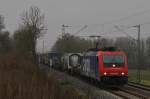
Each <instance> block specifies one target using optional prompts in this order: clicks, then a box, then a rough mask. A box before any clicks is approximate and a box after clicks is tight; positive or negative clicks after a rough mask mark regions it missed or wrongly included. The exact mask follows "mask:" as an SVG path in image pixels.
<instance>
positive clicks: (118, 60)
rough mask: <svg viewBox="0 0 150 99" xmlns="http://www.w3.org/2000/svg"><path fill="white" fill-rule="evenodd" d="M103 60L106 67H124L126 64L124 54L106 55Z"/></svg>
mask: <svg viewBox="0 0 150 99" xmlns="http://www.w3.org/2000/svg"><path fill="white" fill-rule="evenodd" d="M103 61H104V64H105V67H112V66H114V67H122V66H124V56H123V55H104V57H103Z"/></svg>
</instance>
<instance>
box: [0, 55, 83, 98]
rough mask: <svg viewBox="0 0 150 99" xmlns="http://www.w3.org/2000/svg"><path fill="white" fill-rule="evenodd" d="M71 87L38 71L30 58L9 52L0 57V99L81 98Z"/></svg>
mask: <svg viewBox="0 0 150 99" xmlns="http://www.w3.org/2000/svg"><path fill="white" fill-rule="evenodd" d="M83 98H85V97H83V96H80V95H79V93H78V92H76V91H75V90H74V89H72V88H71V87H64V86H62V85H61V84H59V82H58V81H57V80H56V79H55V78H53V77H52V76H51V77H49V78H47V77H46V76H45V75H44V74H43V73H41V72H39V70H38V68H37V66H35V65H34V64H33V63H32V62H31V61H30V59H25V58H23V57H18V56H17V55H16V54H15V53H9V54H7V55H6V56H5V57H3V58H1V59H0V99H83Z"/></svg>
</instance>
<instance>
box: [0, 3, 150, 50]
mask: <svg viewBox="0 0 150 99" xmlns="http://www.w3.org/2000/svg"><path fill="white" fill-rule="evenodd" d="M32 5H34V6H38V7H39V8H40V9H41V11H42V13H44V14H45V21H46V24H47V29H48V30H47V34H45V36H44V37H43V38H41V39H39V40H38V46H37V48H38V51H41V49H42V40H43V39H44V40H45V51H47V50H49V49H50V47H51V46H52V45H53V43H54V42H55V41H56V39H57V37H58V35H60V33H61V25H62V24H66V25H70V26H71V27H70V28H69V29H67V30H66V31H67V32H69V33H71V34H73V33H75V32H76V31H78V30H79V29H80V28H82V27H83V26H84V25H88V28H86V29H85V30H84V31H82V33H81V34H79V35H94V34H99V35H103V36H104V37H108V36H110V37H117V36H125V35H124V34H121V33H119V31H118V30H117V29H115V28H114V26H115V25H118V26H119V27H120V28H123V29H124V31H126V32H127V33H129V35H131V36H133V37H135V38H136V32H137V31H136V29H131V28H129V29H127V28H126V27H128V26H132V25H136V24H140V23H147V22H150V0H0V14H1V15H3V16H4V17H5V25H6V29H7V30H9V31H11V32H13V31H14V30H16V29H17V27H18V24H19V23H20V15H21V13H22V12H23V11H24V10H27V9H29V7H30V6H32ZM132 15H133V16H132ZM128 16H129V17H128ZM122 18H125V20H122V21H120V20H119V19H122ZM103 23H109V24H104V25H101V24H103ZM149 27H150V25H149V24H146V25H144V26H142V28H141V30H142V31H141V32H142V33H143V35H144V34H145V33H146V35H147V33H150V32H149V31H150V29H149Z"/></svg>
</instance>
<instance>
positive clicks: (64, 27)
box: [61, 24, 71, 51]
mask: <svg viewBox="0 0 150 99" xmlns="http://www.w3.org/2000/svg"><path fill="white" fill-rule="evenodd" d="M69 27H71V26H69V25H64V24H63V25H62V29H61V31H62V40H63V44H64V45H63V48H62V49H63V51H65V39H64V38H63V36H64V35H65V33H66V28H69Z"/></svg>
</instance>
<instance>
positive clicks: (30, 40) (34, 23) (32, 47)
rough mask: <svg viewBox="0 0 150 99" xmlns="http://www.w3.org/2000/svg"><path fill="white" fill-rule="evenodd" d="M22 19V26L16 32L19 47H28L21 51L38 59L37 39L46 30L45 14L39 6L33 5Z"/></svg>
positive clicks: (15, 37) (15, 36)
mask: <svg viewBox="0 0 150 99" xmlns="http://www.w3.org/2000/svg"><path fill="white" fill-rule="evenodd" d="M21 19H22V24H21V27H20V28H19V29H18V30H17V31H16V32H15V35H14V39H15V41H16V44H18V48H19V47H21V48H20V49H24V48H26V50H21V51H25V53H29V54H30V55H29V56H33V59H34V60H36V41H37V39H38V38H39V37H40V36H42V35H43V33H44V32H45V25H44V15H43V14H41V11H40V9H39V8H38V7H35V6H32V7H30V9H29V11H25V12H24V13H23V14H22V16H21Z"/></svg>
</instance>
